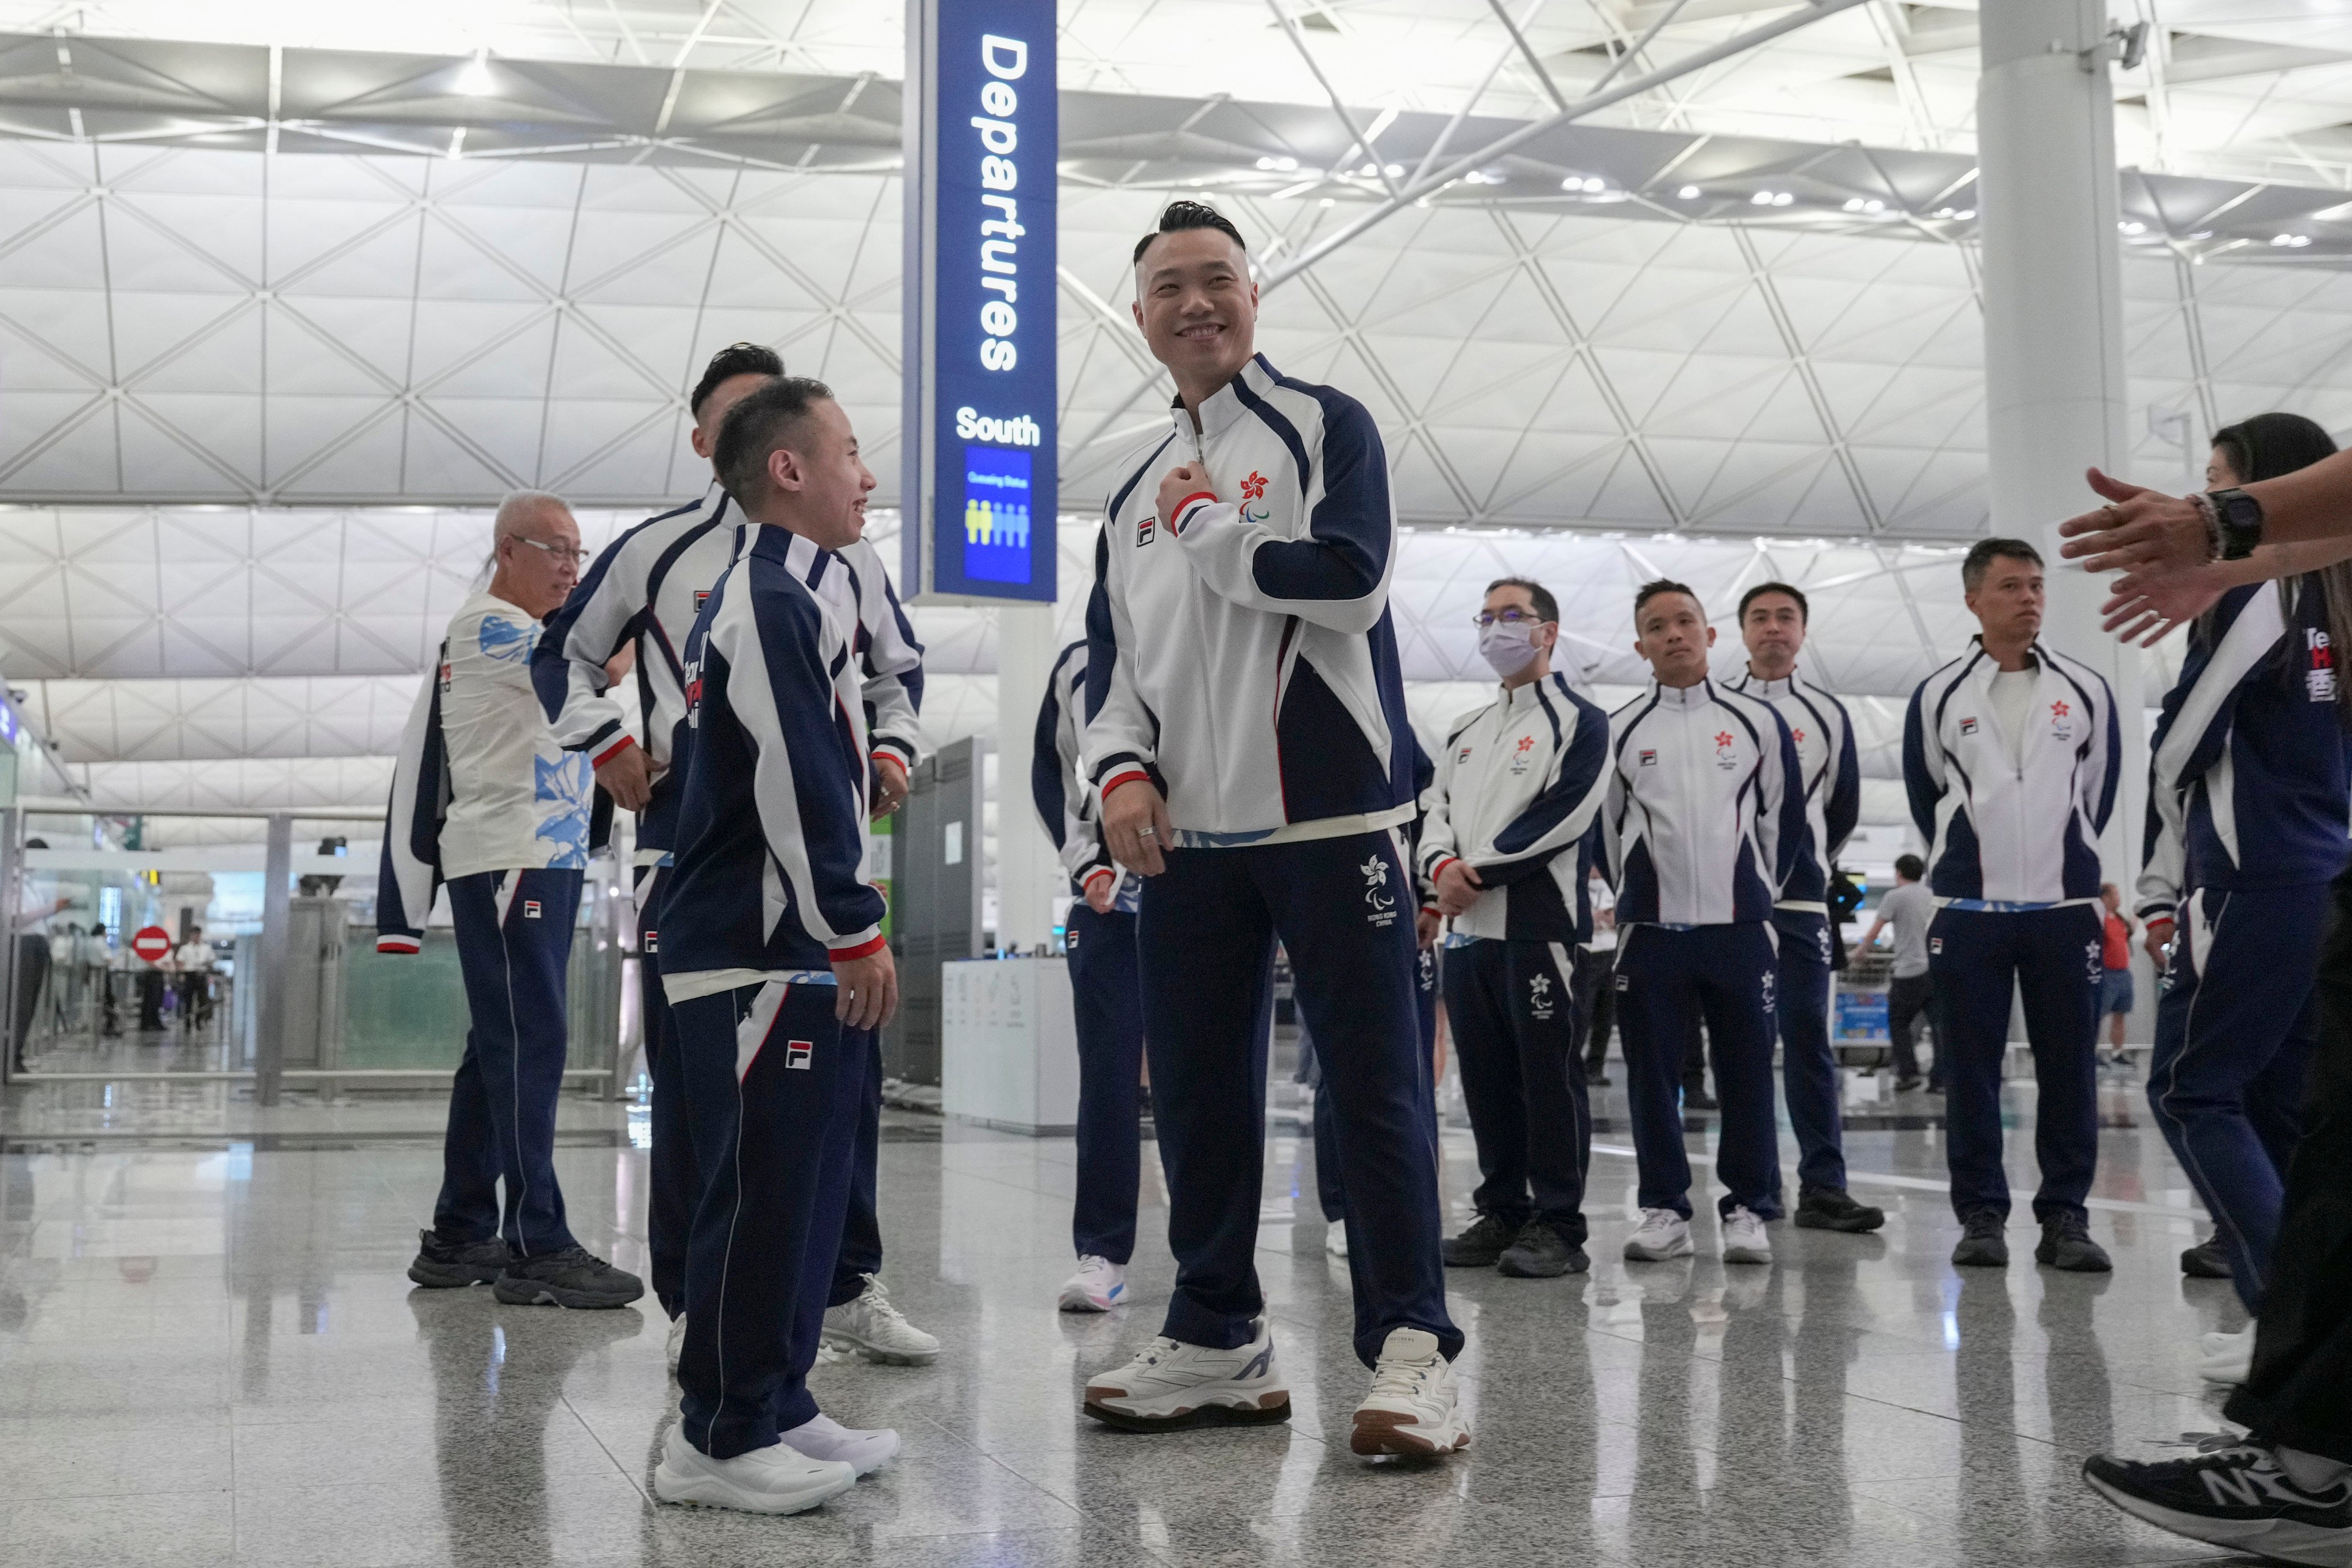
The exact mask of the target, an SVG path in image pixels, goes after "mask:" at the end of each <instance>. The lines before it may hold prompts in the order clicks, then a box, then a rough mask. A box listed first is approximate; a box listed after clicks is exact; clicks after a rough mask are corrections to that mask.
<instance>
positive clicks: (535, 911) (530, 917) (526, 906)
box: [522, 899, 539, 921]
mask: <svg viewBox="0 0 2352 1568" xmlns="http://www.w3.org/2000/svg"><path fill="white" fill-rule="evenodd" d="M522 918H523V919H525V920H527V921H535V920H537V919H539V900H537V899H525V900H523V901H522Z"/></svg>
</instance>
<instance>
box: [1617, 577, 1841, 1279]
mask: <svg viewBox="0 0 2352 1568" xmlns="http://www.w3.org/2000/svg"><path fill="white" fill-rule="evenodd" d="M1633 620H1634V626H1635V627H1636V629H1637V631H1638V632H1639V633H1640V638H1639V641H1638V642H1637V643H1636V645H1635V646H1636V647H1637V649H1638V650H1639V651H1640V652H1641V653H1642V654H1643V658H1646V659H1647V660H1648V661H1649V663H1650V665H1651V668H1652V670H1653V672H1654V675H1655V677H1656V679H1654V681H1653V682H1652V684H1651V686H1650V689H1648V690H1647V691H1645V692H1643V694H1642V695H1641V696H1640V697H1637V698H1635V699H1634V700H1633V701H1632V702H1629V703H1627V704H1626V705H1625V706H1624V707H1622V708H1621V709H1619V710H1617V711H1616V713H1614V714H1613V715H1612V717H1611V721H1610V741H1609V744H1610V752H1611V756H1610V773H1609V796H1608V800H1607V802H1606V804H1605V805H1603V806H1602V808H1601V826H1602V833H1603V847H1604V853H1605V855H1606V857H1607V861H1608V866H1609V869H1610V871H1611V873H1612V881H1614V883H1615V884H1616V888H1617V1026H1618V1028H1619V1030H1620V1032H1622V1035H1623V1036H1624V1039H1625V1075H1626V1078H1625V1081H1626V1085H1627V1100H1628V1102H1629V1105H1630V1108H1631V1110H1632V1112H1633V1147H1634V1152H1635V1156H1636V1159H1635V1163H1636V1165H1637V1167H1638V1174H1639V1180H1640V1190H1639V1198H1640V1203H1641V1207H1642V1211H1643V1218H1642V1226H1641V1228H1640V1229H1638V1230H1637V1231H1636V1232H1635V1233H1634V1236H1633V1238H1632V1239H1631V1240H1629V1241H1628V1242H1627V1243H1626V1247H1625V1255H1626V1257H1628V1258H1634V1259H1637V1260H1641V1261H1648V1262H1655V1261H1658V1260H1660V1259H1663V1258H1677V1257H1682V1256H1685V1255H1686V1254H1688V1253H1689V1252H1691V1251H1692V1250H1693V1247H1692V1242H1691V1238H1690V1234H1689V1227H1688V1221H1689V1219H1690V1213H1691V1202H1690V1183H1691V1172H1690V1159H1689V1156H1688V1154H1687V1152H1685V1145H1684V1138H1683V1116H1682V1103H1681V1099H1680V1094H1679V1089H1678V1086H1679V1081H1680V1079H1681V1076H1682V1063H1683V1042H1684V1036H1685V1029H1686V1027H1687V1026H1688V1021H1689V1020H1690V1018H1691V1016H1692V1015H1693V1014H1694V1012H1696V1014H1698V1015H1700V1016H1704V1017H1705V1019H1706V1034H1707V1042H1708V1044H1709V1046H1710V1047H1712V1049H1713V1051H1714V1055H1715V1079H1716V1091H1717V1099H1718V1100H1720V1101H1721V1104H1722V1110H1721V1115H1722V1134H1721V1136H1720V1138H1719V1139H1718V1140H1717V1147H1716V1175H1717V1178H1718V1179H1719V1180H1720V1181H1721V1182H1722V1183H1723V1184H1724V1186H1725V1187H1726V1188H1727V1191H1726V1192H1725V1194H1724V1195H1723V1197H1722V1198H1721V1200H1720V1201H1719V1203H1718V1205H1717V1212H1718V1213H1719V1215H1721V1218H1722V1222H1723V1259H1724V1261H1725V1262H1727V1263H1769V1262H1770V1261H1771V1256H1772V1255H1771V1247H1770V1243H1769V1240H1768V1239H1767V1238H1766V1237H1765V1232H1764V1222H1765V1221H1768V1220H1770V1219H1773V1218H1775V1217H1777V1216H1778V1215H1779V1214H1780V1150H1779V1144H1780V1138H1779V1133H1778V1131H1776V1125H1777V1124H1776V1121H1775V1119H1774V1117H1773V1113H1772V1041H1773V1034H1774V1030H1775V1026H1776V1019H1775V1014H1776V1012H1777V1010H1778V993H1779V989H1780V965H1779V961H1778V958H1777V955H1776V954H1775V952H1774V951H1773V930H1772V914H1773V906H1774V905H1775V903H1776V902H1777V901H1778V900H1779V899H1780V895H1781V890H1782V889H1784V888H1786V887H1788V886H1790V884H1792V883H1793V884H1794V885H1796V886H1798V887H1806V886H1817V885H1818V883H1817V881H1815V882H1809V881H1808V880H1807V879H1808V878H1809V877H1810V878H1817V877H1818V872H1817V871H1815V870H1814V869H1813V868H1811V865H1810V864H1809V862H1810V860H1811V853H1812V847H1811V843H1810V841H1809V840H1808V838H1807V836H1806V832H1805V818H1804V789H1803V784H1802V777H1803V774H1802V772H1801V765H1800V763H1798V760H1797V744H1796V741H1795V739H1794V738H1793V737H1792V736H1791V735H1790V732H1789V726H1788V725H1787V723H1785V722H1784V721H1782V720H1781V718H1780V714H1779V713H1778V712H1777V711H1776V710H1774V709H1773V707H1772V705H1771V704H1770V703H1769V702H1766V701H1764V700H1762V699H1760V698H1756V697H1748V696H1742V695H1740V694H1739V693H1738V692H1734V691H1731V690H1728V689H1726V688H1724V687H1723V686H1720V685H1718V684H1717V682H1716V681H1714V680H1713V679H1709V678H1708V677H1707V674H1706V649H1707V647H1709V646H1711V645H1712V643H1713V641H1714V628H1712V627H1711V626H1707V624H1706V612H1705V611H1704V609H1703V608H1702V607H1701V605H1700V604H1699V600H1698V596H1697V595H1696V594H1695V593H1693V592H1692V591H1691V590H1690V589H1689V588H1687V587H1685V585H1683V584H1679V583H1675V582H1669V581H1665V580H1660V581H1658V582H1654V583H1651V584H1645V585H1644V586H1643V588H1642V590H1641V592H1640V594H1639V595H1638V596H1637V597H1636V599H1635V602H1634V609H1633Z"/></svg>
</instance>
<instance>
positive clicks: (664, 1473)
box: [654, 1426, 857, 1513]
mask: <svg viewBox="0 0 2352 1568" xmlns="http://www.w3.org/2000/svg"><path fill="white" fill-rule="evenodd" d="M856 1484H857V1472H856V1470H854V1469H852V1468H849V1467H848V1466H847V1465H845V1464H842V1463H841V1462H840V1461H838V1460H835V1459H812V1458H808V1457H807V1456H806V1455H804V1454H803V1453H802V1452H801V1451H800V1450H799V1449H797V1448H794V1447H793V1446H792V1445H791V1444H789V1443H778V1444H776V1445H775V1446H774V1447H767V1448H754V1449H753V1450H752V1451H751V1452H750V1453H748V1454H738V1455H736V1456H735V1457H734V1458H731V1459H714V1458H711V1457H710V1456H709V1455H708V1454H706V1453H704V1452H703V1451H702V1450H701V1449H699V1448H698V1447H695V1446H694V1445H693V1444H691V1443H689V1442H688V1441H687V1440H686V1433H685V1432H684V1430H683V1429H681V1428H679V1427H676V1426H673V1427H671V1428H670V1429H669V1441H668V1442H667V1444H665V1445H664V1446H663V1447H662V1459H661V1463H660V1464H659V1465H657V1466H656V1467H655V1468H654V1496H656V1497H657V1498H659V1499H661V1500H662V1501H664V1502H683V1503H695V1504H699V1505H700V1506H702V1507H704V1508H736V1509H741V1510H743V1511H744V1512H746V1513H799V1512H800V1511H801V1510H803V1509H812V1508H814V1507H816V1505H817V1504H819V1503H821V1502H823V1501H824V1500H826V1499H827V1498H835V1497H839V1496H840V1495H841V1494H842V1493H844V1492H845V1491H847V1490H848V1489H850V1488H852V1487H854V1486H856Z"/></svg>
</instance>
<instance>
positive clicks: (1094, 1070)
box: [1029, 639, 1143, 1311]
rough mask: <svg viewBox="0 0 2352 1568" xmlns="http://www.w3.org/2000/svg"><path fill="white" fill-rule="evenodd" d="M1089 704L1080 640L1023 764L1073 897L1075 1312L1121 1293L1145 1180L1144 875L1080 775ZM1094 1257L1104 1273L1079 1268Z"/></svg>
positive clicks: (1042, 707) (1069, 936)
mask: <svg viewBox="0 0 2352 1568" xmlns="http://www.w3.org/2000/svg"><path fill="white" fill-rule="evenodd" d="M1086 710H1087V644H1086V642H1085V640H1084V639H1080V640H1079V641H1077V642H1074V643H1072V644H1071V645H1070V646H1069V647H1066V648H1064V649H1063V650H1062V653H1061V657H1060V658H1056V659H1055V661H1054V668H1053V671H1052V673H1051V674H1050V675H1048V676H1047V677H1046V679H1045V700H1044V701H1043V702H1041V703H1039V704H1038V708H1037V730H1036V735H1035V739H1034V744H1033V746H1032V748H1031V754H1030V761H1029V792H1030V798H1031V799H1032V800H1033V801H1034V803H1035V804H1036V807H1037V819H1038V821H1039V822H1041V823H1043V824H1044V825H1045V833H1046V836H1047V837H1050V838H1051V839H1053V841H1054V847H1055V852H1056V853H1057V854H1059V856H1060V857H1061V861H1062V869H1063V870H1064V871H1066V873H1068V875H1069V879H1070V891H1071V893H1072V895H1073V896H1074V897H1075V898H1076V902H1074V903H1073V904H1071V905H1070V912H1069V915H1068V916H1067V921H1068V923H1067V924H1066V927H1065V928H1064V930H1065V936H1064V942H1065V945H1066V947H1067V949H1068V952H1069V971H1070V1003H1071V1007H1072V1010H1073V1012H1074V1014H1075V1019H1076V1026H1077V1035H1078V1137H1077V1142H1078V1182H1077V1195H1076V1202H1075V1203H1074V1204H1073V1205H1072V1206H1071V1210H1070V1243H1071V1246H1072V1247H1073V1248H1075V1250H1076V1253H1077V1256H1078V1258H1079V1261H1080V1263H1081V1265H1082V1267H1081V1268H1080V1269H1079V1272H1078V1274H1077V1275H1076V1276H1073V1277H1072V1279H1070V1281H1069V1282H1068V1283H1067V1284H1066V1285H1065V1286H1064V1287H1063V1288H1062V1306H1063V1309H1064V1310H1072V1311H1083V1310H1101V1309H1104V1308H1108V1307H1110V1306H1114V1305H1116V1304H1117V1303H1118V1302H1119V1301H1120V1300H1124V1299H1125V1296H1126V1291H1127V1283H1126V1277H1125V1270H1126V1268H1127V1263H1128V1259H1129V1258H1132V1257H1133V1256H1134V1254H1135V1204H1136V1194H1137V1190H1138V1187H1139V1184H1140V1183H1141V1181H1142V1176H1143V1143H1142V1133H1141V1129H1140V1126H1139V1117H1140V1114H1141V1106H1140V1104H1139V1101H1140V1099H1141V1089H1142V1083H1143V997H1142V993H1141V990H1140V983H1139V979H1138V976H1137V971H1136V952H1135V910H1136V905H1137V902H1138V900H1139V897H1140V895H1141V892H1142V879H1140V878H1139V877H1137V876H1136V875H1134V873H1132V872H1130V871H1129V870H1127V869H1126V868H1123V867H1120V866H1118V865H1114V864H1113V863H1112V861H1111V858H1110V852H1109V851H1108V849H1106V848H1104V847H1103V841H1102V825H1101V823H1100V822H1099V821H1098V820H1097V811H1096V802H1095V797H1094V793H1093V791H1092V790H1090V789H1088V788H1087V787H1085V786H1084V785H1082V784H1080V783H1079V782H1078V778H1079V775H1078V760H1079V755H1080V752H1081V751H1082V750H1083V742H1084V739H1085V732H1086ZM1089 1259H1091V1260H1094V1261H1095V1262H1097V1263H1100V1264H1103V1265H1107V1266H1108V1268H1103V1269H1096V1270H1090V1269H1088V1268H1086V1267H1083V1266H1084V1265H1085V1264H1086V1263H1087V1260H1089Z"/></svg>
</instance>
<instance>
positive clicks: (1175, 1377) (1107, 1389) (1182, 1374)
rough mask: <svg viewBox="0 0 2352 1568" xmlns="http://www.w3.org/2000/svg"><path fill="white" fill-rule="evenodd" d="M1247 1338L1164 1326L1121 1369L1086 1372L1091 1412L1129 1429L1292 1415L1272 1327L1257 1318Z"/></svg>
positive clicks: (1255, 1421)
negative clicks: (1223, 1339) (1239, 1340)
mask: <svg viewBox="0 0 2352 1568" xmlns="http://www.w3.org/2000/svg"><path fill="white" fill-rule="evenodd" d="M1255 1329H1256V1331H1255V1333H1254V1334H1253V1335H1252V1336H1251V1338H1250V1342H1249V1343H1247V1344H1245V1345H1242V1346H1239V1347H1238V1348H1236V1349H1234V1350H1229V1351H1219V1350H1211V1349H1210V1348H1209V1347H1208V1346H1206V1345H1188V1344H1184V1343H1182V1342H1179V1341H1176V1340H1171V1339H1170V1338H1168V1337H1167V1336H1166V1335H1165V1334H1162V1335H1161V1336H1160V1337H1159V1338H1158V1339H1155V1340H1153V1341H1152V1342H1150V1344H1148V1345H1146V1346H1144V1347H1143V1348H1142V1349H1141V1350H1139V1351H1138V1352H1136V1353H1135V1359H1134V1360H1133V1361H1130V1362H1129V1363H1127V1364H1126V1365H1125V1366H1123V1367H1121V1368H1119V1369H1118V1371H1117V1372H1106V1373H1097V1374H1096V1375H1094V1376H1093V1377H1091V1378H1088V1379H1087V1403H1086V1412H1087V1415H1091V1416H1093V1417H1094V1418H1095V1419H1096V1420H1097V1421H1100V1422H1102V1423H1104V1424H1105V1425H1107V1426H1117V1427H1118V1428H1120V1429H1121V1430H1123V1431H1128V1432H1171V1431H1176V1430H1179V1429H1181V1428H1182V1427H1187V1426H1262V1425H1265V1424H1267V1423H1269V1422H1275V1421H1287V1420H1289V1419H1290V1389H1289V1387H1288V1385H1286V1384H1285V1383H1284V1382H1283V1381H1282V1373H1279V1372H1277V1371H1276V1370H1275V1365H1274V1329H1273V1327H1272V1325H1270V1324H1269V1323H1268V1322H1267V1321H1266V1320H1265V1319H1264V1318H1262V1317H1261V1318H1260V1319H1258V1321H1257V1322H1256V1324H1255Z"/></svg>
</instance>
